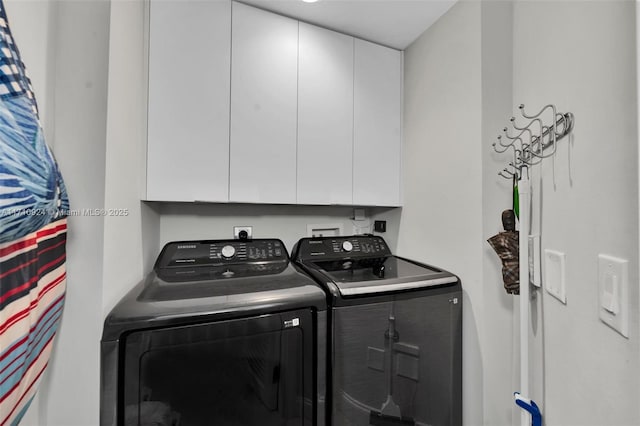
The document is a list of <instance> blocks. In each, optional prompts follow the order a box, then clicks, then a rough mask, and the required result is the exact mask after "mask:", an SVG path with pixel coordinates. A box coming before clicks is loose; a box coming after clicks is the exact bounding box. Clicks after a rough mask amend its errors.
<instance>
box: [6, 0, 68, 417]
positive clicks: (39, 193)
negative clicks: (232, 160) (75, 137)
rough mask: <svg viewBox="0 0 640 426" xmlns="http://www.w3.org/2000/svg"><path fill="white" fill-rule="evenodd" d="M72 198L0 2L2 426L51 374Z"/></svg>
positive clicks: (24, 407) (26, 404)
mask: <svg viewBox="0 0 640 426" xmlns="http://www.w3.org/2000/svg"><path fill="white" fill-rule="evenodd" d="M68 209H69V205H68V200H67V192H66V189H65V186H64V182H63V181H62V177H61V175H60V172H59V170H58V166H57V164H56V162H55V160H54V158H53V155H52V153H51V151H50V150H49V148H48V147H47V144H46V143H45V141H44V137H43V132H42V128H41V127H40V122H39V118H38V106H37V104H36V100H35V97H34V95H33V90H32V88H31V81H30V80H29V78H28V77H27V73H26V70H25V67H24V64H23V63H22V60H21V59H20V54H19V52H18V47H17V46H16V44H15V42H14V40H13V37H12V36H11V31H10V29H9V23H8V21H7V16H6V13H5V8H4V4H3V3H2V0H0V426H17V425H18V424H19V423H20V421H21V419H22V417H23V416H24V414H25V413H26V411H27V410H28V408H29V405H30V404H31V401H32V400H33V398H34V396H35V394H36V392H37V390H38V386H39V384H40V381H41V378H42V374H43V373H44V371H45V370H46V368H47V365H48V362H49V358H50V356H51V352H52V349H53V342H54V337H55V334H56V332H57V330H58V326H59V324H60V317H61V315H62V308H63V305H64V299H65V291H66V277H67V274H66V233H67V222H66V215H67V212H68Z"/></svg>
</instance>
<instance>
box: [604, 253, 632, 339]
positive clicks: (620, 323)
mask: <svg viewBox="0 0 640 426" xmlns="http://www.w3.org/2000/svg"><path fill="white" fill-rule="evenodd" d="M628 292H629V261H628V260H625V259H619V258H617V257H613V256H608V255H605V254H600V255H598V302H599V306H598V310H599V316H600V320H602V322H604V323H605V324H607V325H608V326H609V327H611V328H613V329H614V330H616V331H617V332H618V333H620V334H622V335H623V336H624V337H627V338H628V337H629V312H628V311H629V308H628V304H629V301H628Z"/></svg>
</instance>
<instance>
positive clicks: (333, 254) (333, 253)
mask: <svg viewBox="0 0 640 426" xmlns="http://www.w3.org/2000/svg"><path fill="white" fill-rule="evenodd" d="M385 256H391V250H389V247H388V246H387V243H386V242H385V241H384V239H382V237H378V236H373V235H354V236H349V237H321V238H303V239H301V240H300V241H299V242H298V246H297V247H296V252H295V258H296V260H300V261H305V260H312V259H313V260H330V259H344V258H361V257H385Z"/></svg>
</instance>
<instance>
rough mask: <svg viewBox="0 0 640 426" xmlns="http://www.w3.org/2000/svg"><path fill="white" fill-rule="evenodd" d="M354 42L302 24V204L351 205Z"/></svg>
mask: <svg viewBox="0 0 640 426" xmlns="http://www.w3.org/2000/svg"><path fill="white" fill-rule="evenodd" d="M353 43H354V39H353V37H349V36H346V35H343V34H339V33H336V32H333V31H329V30H325V29H323V28H319V27H315V26H312V25H308V24H304V23H300V55H299V58H298V67H299V71H298V180H297V194H298V196H297V200H298V203H299V204H351V203H352V201H353V198H352V195H353V194H352V171H353Z"/></svg>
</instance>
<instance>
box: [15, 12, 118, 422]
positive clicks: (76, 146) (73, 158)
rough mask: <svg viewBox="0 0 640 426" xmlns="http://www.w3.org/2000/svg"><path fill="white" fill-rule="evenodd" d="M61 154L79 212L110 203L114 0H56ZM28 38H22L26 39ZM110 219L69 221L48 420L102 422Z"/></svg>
mask: <svg viewBox="0 0 640 426" xmlns="http://www.w3.org/2000/svg"><path fill="white" fill-rule="evenodd" d="M54 4H55V12H54V13H55V16H54V23H55V30H56V31H55V42H56V46H55V57H56V61H55V68H51V67H49V68H48V70H47V72H48V73H53V74H54V75H55V79H54V81H55V100H54V105H55V129H54V140H55V143H54V145H55V154H56V157H57V159H58V162H59V164H60V167H61V169H62V172H63V175H64V178H65V182H66V185H67V189H68V192H69V196H70V199H71V206H72V208H73V209H82V208H101V207H103V206H104V175H105V143H106V142H105V134H106V108H107V70H108V42H109V38H108V36H109V2H107V1H90V2H78V1H60V2H55V3H54ZM18 43H20V40H18ZM103 226H104V223H103V218H102V217H83V216H76V217H71V218H70V219H69V233H68V245H67V296H66V302H65V307H64V313H63V317H62V324H61V327H60V332H59V334H58V337H57V341H56V342H55V344H54V353H53V356H52V360H51V362H50V364H49V369H48V371H47V373H46V376H45V379H44V380H43V384H42V387H41V389H40V393H39V401H40V407H39V408H40V413H39V414H40V416H39V417H40V422H39V424H46V425H51V426H58V425H59V426H70V425H82V426H86V425H92V424H97V419H98V395H99V368H98V366H99V345H98V340H99V336H100V330H101V328H102V327H101V321H102V316H101V309H100V307H101V295H102V272H103V271H102V265H103V242H104V237H103Z"/></svg>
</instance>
